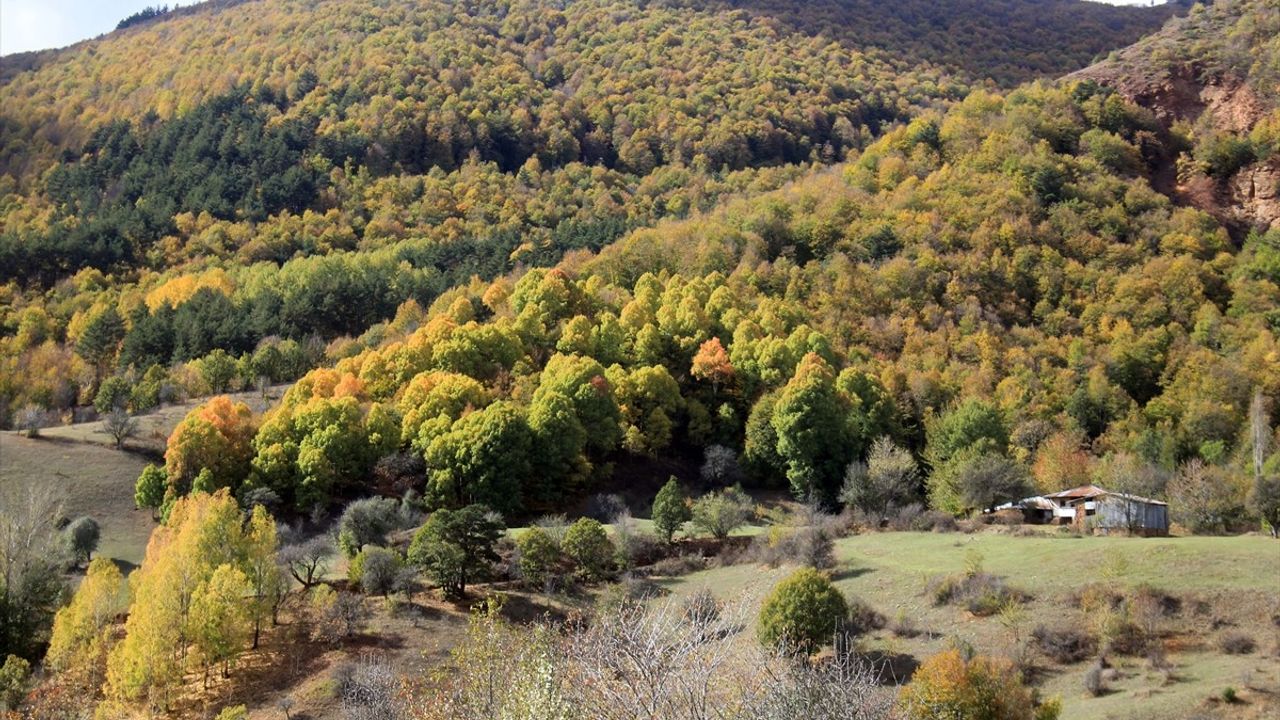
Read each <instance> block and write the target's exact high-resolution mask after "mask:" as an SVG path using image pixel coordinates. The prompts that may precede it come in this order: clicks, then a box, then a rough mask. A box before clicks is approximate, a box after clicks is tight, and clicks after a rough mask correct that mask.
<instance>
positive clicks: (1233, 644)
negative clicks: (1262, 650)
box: [1218, 632, 1258, 655]
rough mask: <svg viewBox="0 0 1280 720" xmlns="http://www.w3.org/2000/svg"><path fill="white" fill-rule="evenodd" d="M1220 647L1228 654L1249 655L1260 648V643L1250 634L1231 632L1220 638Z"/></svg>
mask: <svg viewBox="0 0 1280 720" xmlns="http://www.w3.org/2000/svg"><path fill="white" fill-rule="evenodd" d="M1218 648H1219V649H1220V650H1222V652H1224V653H1226V654H1227V655H1248V654H1250V653H1252V652H1253V651H1254V650H1256V649H1257V648H1258V644H1257V643H1256V642H1255V641H1254V639H1253V638H1252V637H1251V636H1249V635H1246V634H1244V633H1241V632H1229V633H1225V634H1223V635H1222V636H1221V637H1219V638H1218Z"/></svg>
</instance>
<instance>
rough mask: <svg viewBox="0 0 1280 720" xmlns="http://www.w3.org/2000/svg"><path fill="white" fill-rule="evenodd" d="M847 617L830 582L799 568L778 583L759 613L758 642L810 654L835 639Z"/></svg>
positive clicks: (842, 603)
mask: <svg viewBox="0 0 1280 720" xmlns="http://www.w3.org/2000/svg"><path fill="white" fill-rule="evenodd" d="M848 614H849V606H848V603H846V602H845V599H844V595H842V594H840V591H839V590H837V589H836V587H835V585H832V584H831V580H830V578H828V577H827V576H826V575H824V574H822V573H820V572H818V571H817V570H814V569H813V568H801V569H799V570H796V571H795V572H794V573H792V574H791V575H790V576H789V577H787V578H786V579H784V580H783V581H782V582H780V583H778V584H777V586H776V587H774V589H773V591H772V592H770V593H769V596H768V597H767V598H765V601H764V605H763V607H761V609H760V626H759V638H760V642H761V643H762V644H763V645H764V646H765V647H768V648H775V649H779V650H783V651H785V652H796V653H811V652H813V651H814V650H815V649H817V648H818V647H820V646H821V645H823V644H825V643H826V642H828V641H830V640H832V639H834V637H835V633H836V631H837V630H838V629H840V626H841V624H842V623H843V621H844V619H845V618H846V617H847V616H848Z"/></svg>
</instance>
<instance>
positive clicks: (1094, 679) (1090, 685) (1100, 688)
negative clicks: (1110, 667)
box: [1084, 663, 1107, 697]
mask: <svg viewBox="0 0 1280 720" xmlns="http://www.w3.org/2000/svg"><path fill="white" fill-rule="evenodd" d="M1084 691H1085V692H1087V693H1089V694H1090V695H1092V696H1093V697H1098V696H1100V695H1102V694H1103V693H1105V692H1106V691H1107V681H1106V679H1105V678H1104V677H1103V676H1102V663H1094V664H1093V665H1092V666H1091V667H1090V668H1089V670H1088V671H1086V672H1085V674H1084Z"/></svg>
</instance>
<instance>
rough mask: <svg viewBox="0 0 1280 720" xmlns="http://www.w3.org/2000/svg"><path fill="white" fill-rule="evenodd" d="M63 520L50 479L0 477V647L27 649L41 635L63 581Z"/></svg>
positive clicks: (5, 651) (35, 644) (6, 650)
mask: <svg viewBox="0 0 1280 720" xmlns="http://www.w3.org/2000/svg"><path fill="white" fill-rule="evenodd" d="M62 520H63V508H62V501H61V499H60V498H59V493H58V492H57V488H56V487H54V486H53V485H51V484H47V483H41V484H37V483H34V482H30V481H26V482H23V481H19V482H8V483H0V653H3V654H9V653H14V654H20V655H27V654H29V653H30V652H33V651H34V650H35V648H36V647H38V646H39V645H40V643H41V642H42V641H43V639H44V638H45V637H46V636H45V635H44V631H45V630H47V628H48V627H49V622H50V621H51V620H52V618H53V613H54V611H55V610H57V607H58V600H59V597H60V596H61V594H62V591H63V588H64V586H65V582H64V580H63V578H62V563H63V560H62V557H63V553H62V536H61V533H60V532H59V530H58V526H59V524H60V523H61V521H62Z"/></svg>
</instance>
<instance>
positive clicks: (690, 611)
mask: <svg viewBox="0 0 1280 720" xmlns="http://www.w3.org/2000/svg"><path fill="white" fill-rule="evenodd" d="M682 610H683V614H684V619H685V620H687V621H689V622H691V623H693V624H694V625H697V626H699V627H706V626H709V625H711V624H712V623H714V622H715V621H716V620H717V619H718V618H719V617H720V601H719V600H717V599H716V596H715V595H714V594H712V592H711V588H706V587H703V588H698V590H696V591H695V592H694V593H693V594H692V595H690V596H689V597H687V598H685V600H684V604H683V608H682Z"/></svg>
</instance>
